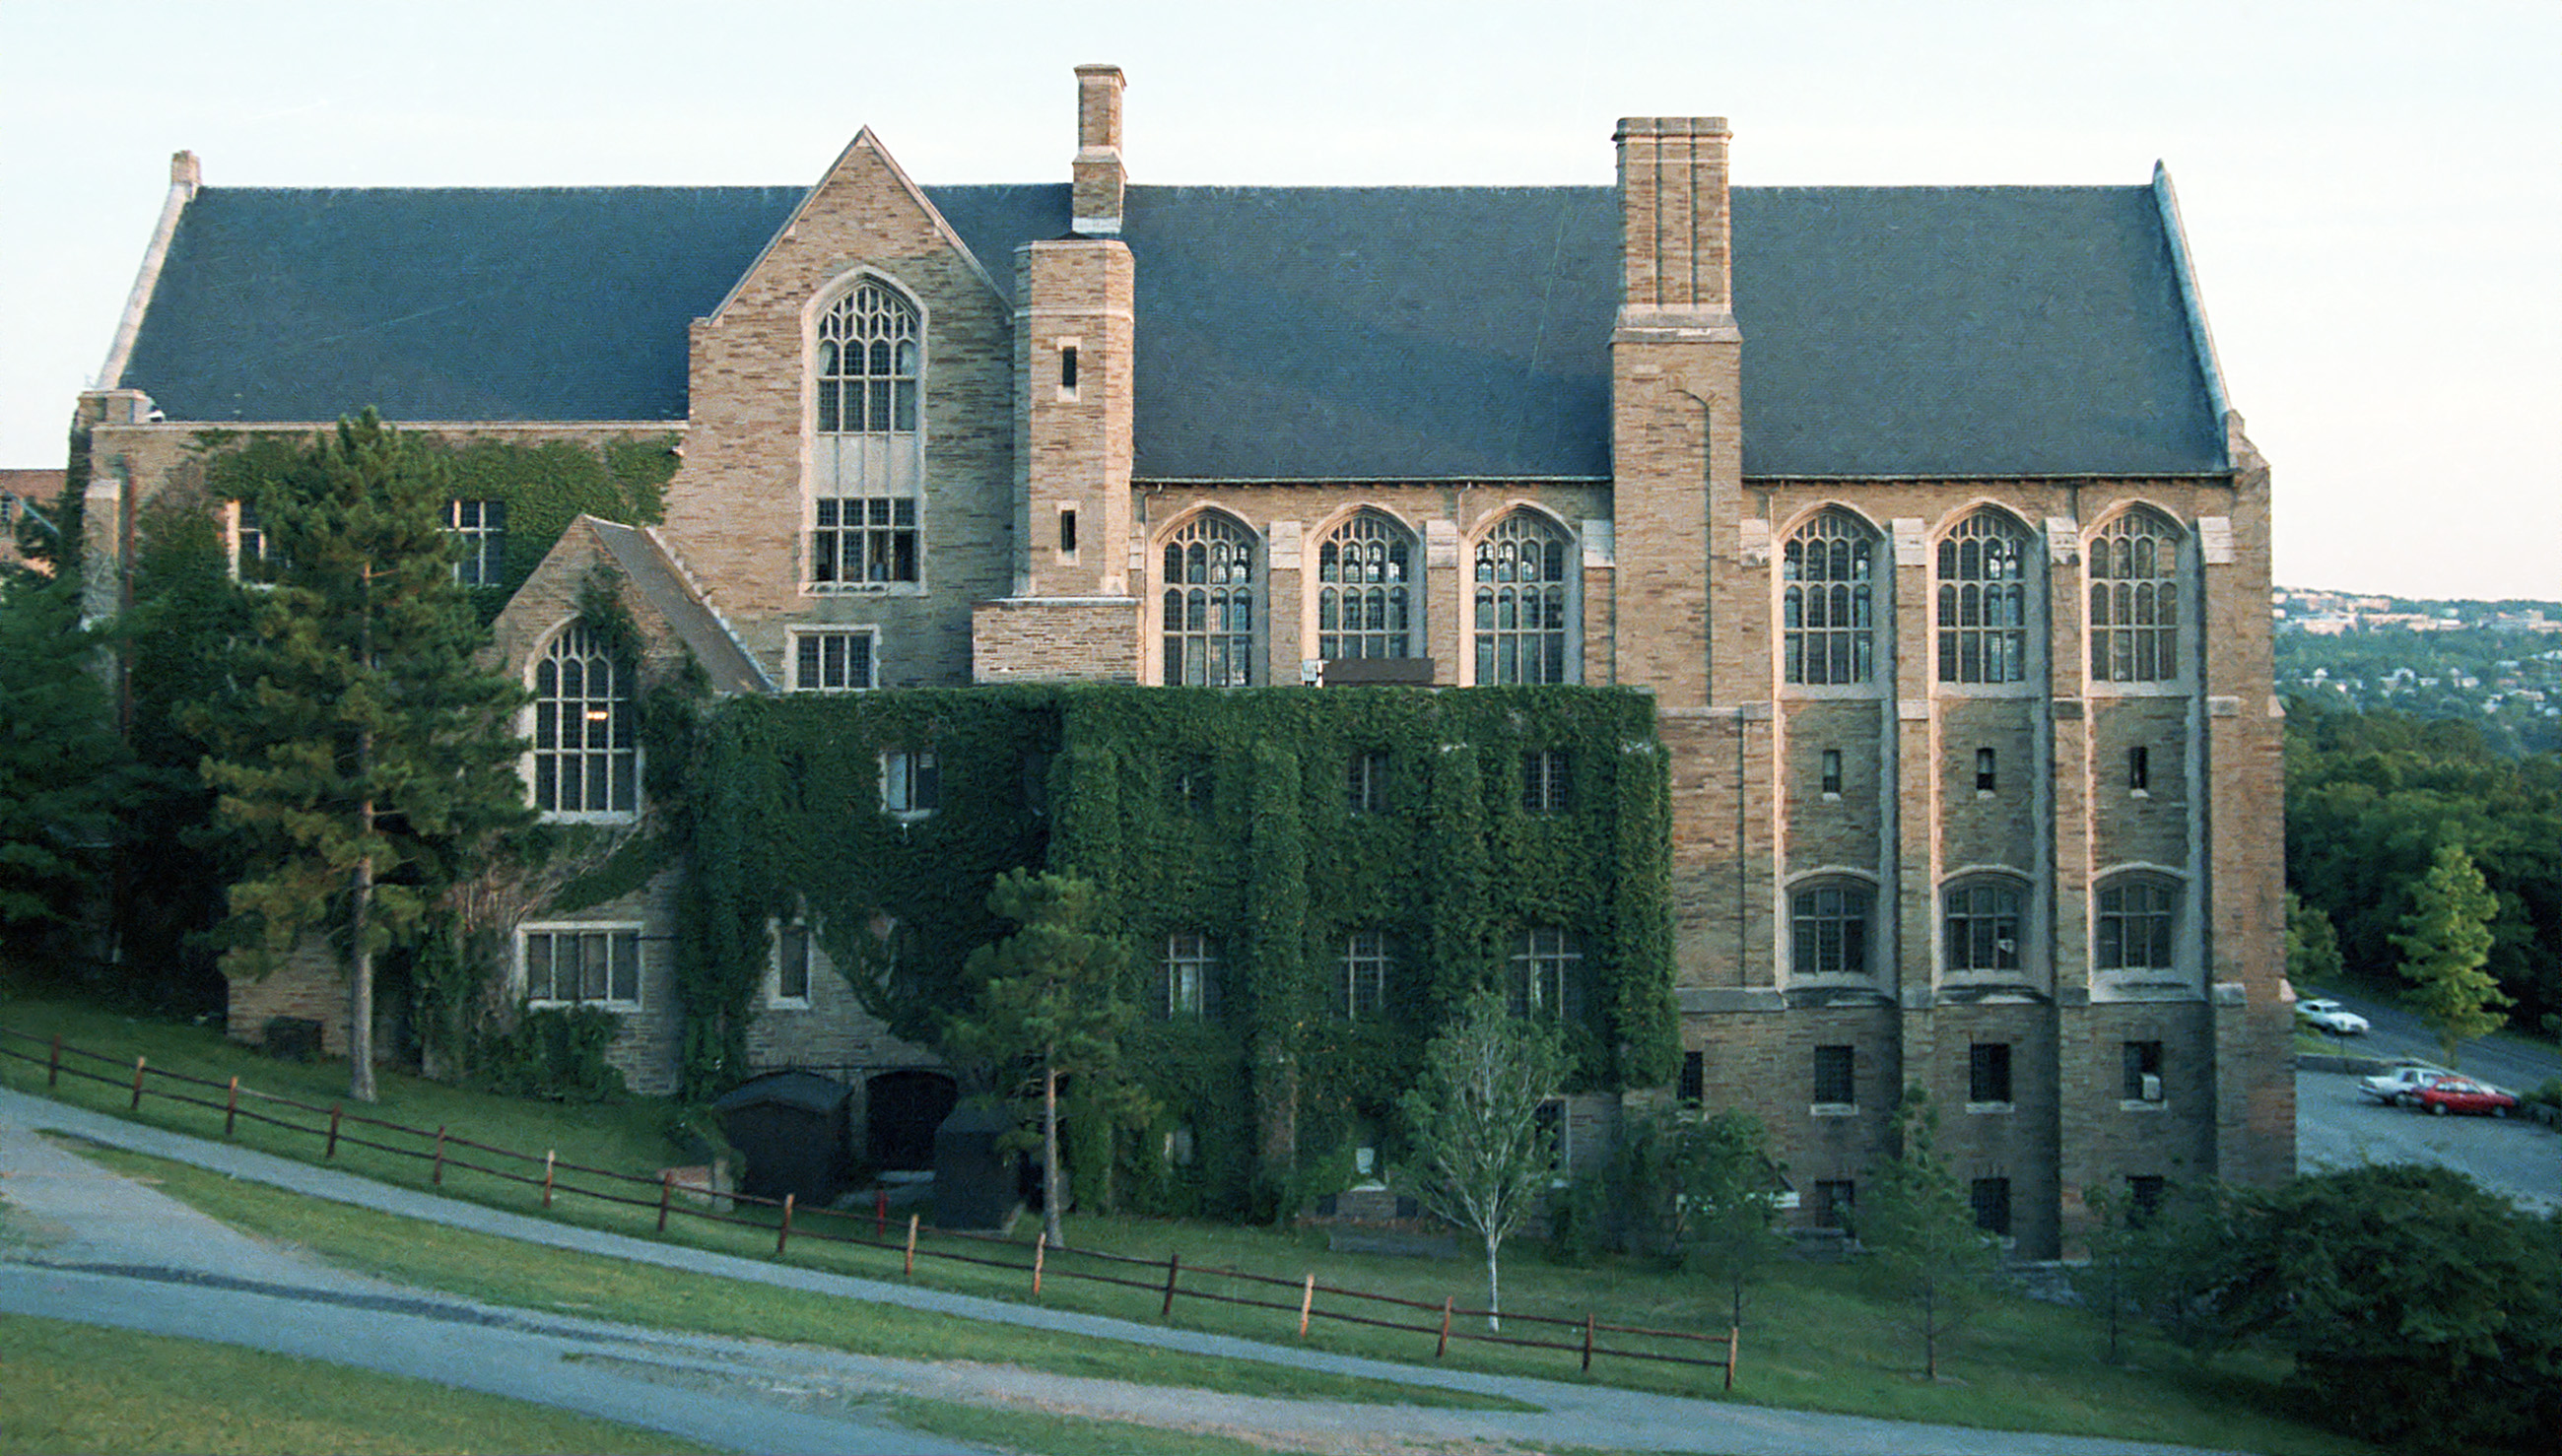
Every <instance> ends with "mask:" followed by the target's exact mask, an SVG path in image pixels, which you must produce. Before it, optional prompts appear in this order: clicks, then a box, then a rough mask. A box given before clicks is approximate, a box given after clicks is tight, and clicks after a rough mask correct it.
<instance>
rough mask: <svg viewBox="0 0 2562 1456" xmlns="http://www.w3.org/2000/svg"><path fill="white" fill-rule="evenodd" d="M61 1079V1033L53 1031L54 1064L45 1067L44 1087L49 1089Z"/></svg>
mask: <svg viewBox="0 0 2562 1456" xmlns="http://www.w3.org/2000/svg"><path fill="white" fill-rule="evenodd" d="M62 1081H63V1033H61V1032H60V1031H57V1032H55V1033H54V1064H53V1065H52V1066H50V1067H47V1068H46V1069H45V1087H46V1089H47V1090H49V1091H50V1090H51V1089H53V1088H55V1087H59V1086H61V1085H62Z"/></svg>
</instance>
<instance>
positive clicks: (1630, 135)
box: [1616, 116, 1734, 326]
mask: <svg viewBox="0 0 2562 1456" xmlns="http://www.w3.org/2000/svg"><path fill="white" fill-rule="evenodd" d="M1733 135H1734V133H1733V132H1731V131H1729V130H1728V129H1727V126H1726V118H1725V117H1723V116H1626V117H1622V118H1621V119H1620V121H1619V134H1618V136H1617V137H1616V140H1617V141H1618V143H1619V219H1620V222H1619V240H1620V257H1621V259H1622V261H1623V264H1624V267H1625V270H1626V273H1625V276H1624V278H1623V280H1622V284H1621V286H1622V288H1623V290H1624V291H1623V292H1622V293H1621V295H1620V303H1621V310H1622V312H1621V318H1622V322H1623V324H1626V323H1638V324H1640V326H1642V324H1643V323H1645V322H1662V323H1666V324H1673V325H1676V326H1678V325H1679V324H1680V323H1682V322H1684V321H1688V320H1698V319H1702V318H1704V317H1717V316H1723V315H1727V314H1731V313H1732V312H1733V311H1734V295H1733V292H1732V290H1731V288H1732V281H1733V274H1732V273H1731V271H1730V269H1729V267H1728V260H1729V250H1730V245H1731V243H1732V240H1733V236H1734V230H1733V226H1732V216H1731V214H1730V212H1729V210H1728V203H1727V190H1726V188H1727V181H1726V143H1727V140H1728V139H1729V138H1730V137H1732V136H1733Z"/></svg>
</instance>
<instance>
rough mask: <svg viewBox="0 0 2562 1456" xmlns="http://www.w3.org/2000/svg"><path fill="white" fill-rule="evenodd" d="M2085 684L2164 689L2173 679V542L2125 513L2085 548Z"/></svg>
mask: <svg viewBox="0 0 2562 1456" xmlns="http://www.w3.org/2000/svg"><path fill="white" fill-rule="evenodd" d="M2089 570H2090V574H2091V676H2092V677H2093V678H2094V679H2096V680H2098V681H2101V682H2167V681H2170V680H2171V679H2173V678H2176V677H2177V676H2179V535H2178V532H2177V531H2176V530H2174V529H2173V528H2172V526H2171V525H2170V523H2169V522H2167V521H2165V520H2163V519H2162V518H2161V517H2159V516H2156V515H2154V514H2153V513H2152V512H2150V511H2147V510H2130V511H2127V512H2126V513H2125V514H2123V515H2121V516H2119V517H2117V518H2116V519H2115V520H2113V521H2110V522H2108V524H2106V525H2105V526H2103V527H2101V528H2100V533H2099V535H2098V536H2096V537H2094V538H2093V539H2092V542H2091V550H2090V567H2089Z"/></svg>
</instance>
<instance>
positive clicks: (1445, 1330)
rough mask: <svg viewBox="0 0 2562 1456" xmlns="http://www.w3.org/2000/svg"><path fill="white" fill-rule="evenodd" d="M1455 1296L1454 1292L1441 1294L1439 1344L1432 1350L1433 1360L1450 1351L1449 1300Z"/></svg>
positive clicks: (1455, 1297)
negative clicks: (1437, 1347)
mask: <svg viewBox="0 0 2562 1456" xmlns="http://www.w3.org/2000/svg"><path fill="white" fill-rule="evenodd" d="M1457 1298H1458V1296H1457V1295H1455V1294H1445V1295H1443V1296H1441V1345H1440V1348H1439V1349H1437V1350H1435V1351H1433V1352H1432V1358H1433V1359H1434V1360H1440V1359H1442V1358H1443V1357H1445V1356H1447V1355H1448V1354H1449V1353H1450V1302H1451V1301H1452V1300H1454V1299H1457Z"/></svg>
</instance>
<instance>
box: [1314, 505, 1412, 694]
mask: <svg viewBox="0 0 2562 1456" xmlns="http://www.w3.org/2000/svg"><path fill="white" fill-rule="evenodd" d="M1421 555H1422V553H1421V552H1420V551H1417V550H1416V549H1415V545H1414V538H1413V537H1412V536H1411V535H1409V534H1407V533H1406V530H1405V528H1404V527H1403V526H1400V525H1398V524H1397V523H1396V522H1395V521H1394V520H1392V519H1390V518H1389V517H1388V516H1387V515H1385V514H1384V513H1382V512H1379V511H1374V510H1365V511H1363V512H1361V513H1360V514H1358V515H1355V516H1353V517H1352V518H1350V519H1349V520H1346V521H1345V522H1344V523H1343V524H1342V525H1339V526H1337V527H1335V528H1334V529H1333V530H1332V531H1329V532H1327V533H1326V538H1325V540H1323V541H1322V542H1320V543H1318V546H1317V655H1318V656H1320V657H1328V658H1333V657H1414V656H1420V655H1422V654H1421V653H1420V652H1418V651H1417V650H1416V648H1417V647H1418V646H1420V645H1421V642H1422V633H1421V628H1422V620H1421V618H1422V614H1421V613H1419V612H1417V611H1416V610H1415V607H1416V604H1417V603H1418V602H1420V601H1421V593H1422V588H1421V587H1420V586H1419V585H1418V584H1417V583H1416V579H1415V570H1414V569H1415V565H1416V562H1417V560H1418V558H1420V557H1421Z"/></svg>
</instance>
